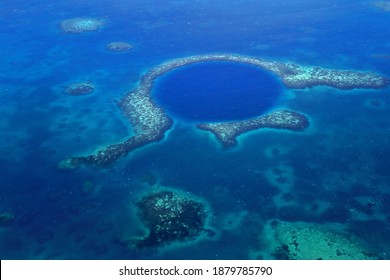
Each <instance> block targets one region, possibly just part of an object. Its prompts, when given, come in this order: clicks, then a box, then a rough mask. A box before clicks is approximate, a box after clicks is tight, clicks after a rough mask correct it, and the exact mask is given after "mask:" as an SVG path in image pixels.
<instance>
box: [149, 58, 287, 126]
mask: <svg viewBox="0 0 390 280" xmlns="http://www.w3.org/2000/svg"><path fill="white" fill-rule="evenodd" d="M281 91H282V86H281V84H280V82H279V80H278V78H277V77H276V76H275V75H273V74H271V73H270V72H269V71H266V70H263V69H260V68H258V67H257V68H255V67H253V66H248V65H241V64H238V63H221V62H219V63H217V62H211V63H200V64H195V65H190V66H186V67H184V68H181V69H178V70H176V71H172V72H171V73H170V74H168V75H166V76H164V77H162V78H160V79H159V81H158V83H157V85H156V87H155V91H154V96H155V98H156V102H157V103H158V104H159V105H160V106H162V107H163V108H165V109H166V110H167V112H170V113H172V114H173V115H175V116H177V117H179V118H183V119H186V120H192V121H229V120H242V119H247V118H251V117H256V116H260V115H262V114H264V113H265V112H267V110H269V109H270V108H271V107H272V106H273V105H274V104H275V103H276V100H277V99H278V97H279V96H280V93H281Z"/></svg>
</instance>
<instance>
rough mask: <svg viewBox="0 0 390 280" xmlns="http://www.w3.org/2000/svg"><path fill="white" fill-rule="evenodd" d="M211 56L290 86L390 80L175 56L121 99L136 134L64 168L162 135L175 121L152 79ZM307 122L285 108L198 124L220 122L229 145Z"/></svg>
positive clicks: (106, 159)
mask: <svg viewBox="0 0 390 280" xmlns="http://www.w3.org/2000/svg"><path fill="white" fill-rule="evenodd" d="M212 61H226V62H237V63H243V64H248V65H253V66H256V67H260V68H262V69H265V70H268V71H271V72H272V73H274V74H275V75H277V76H278V77H279V78H280V79H281V81H282V82H283V83H284V84H285V86H287V87H289V88H292V89H298V88H300V89H302V88H309V87H313V86H330V87H334V88H338V89H353V88H371V89H377V88H383V87H386V86H387V84H388V79H387V78H385V77H382V76H379V75H376V74H374V73H369V72H354V71H342V70H332V69H323V68H319V67H308V66H300V65H297V64H292V63H283V62H275V61H266V60H263V59H260V58H256V57H249V56H242V55H234V54H210V55H198V56H189V57H184V58H179V59H174V60H170V61H168V62H165V63H163V64H160V65H158V66H156V67H154V68H152V69H150V70H149V71H147V72H146V73H145V74H144V75H142V76H141V77H140V80H139V83H138V84H137V86H136V87H135V88H134V89H133V90H131V91H130V92H129V93H127V94H126V95H125V96H124V97H123V98H122V99H121V100H120V101H119V102H118V106H119V108H120V109H121V110H122V112H123V115H124V116H125V118H126V119H127V120H128V121H129V122H130V124H131V125H132V127H133V130H134V134H135V136H132V137H131V138H129V139H127V140H125V141H123V142H121V143H118V144H114V145H109V146H108V147H106V148H103V149H102V150H99V151H97V152H96V153H95V154H93V155H88V156H81V157H73V158H69V159H65V160H63V161H62V162H60V164H59V166H60V167H61V168H76V167H78V166H79V165H81V164H93V165H100V166H105V165H109V164H111V163H113V162H115V161H116V160H117V159H119V158H120V157H122V156H124V155H126V154H128V153H129V152H130V151H132V150H134V149H136V148H139V147H142V146H144V145H146V144H149V143H152V142H158V141H160V140H162V139H163V138H164V135H165V132H166V131H167V130H169V129H170V128H171V127H172V125H173V121H172V120H171V119H170V118H169V117H168V116H167V114H166V113H165V111H164V110H163V108H161V107H159V106H158V105H157V104H155V102H154V101H153V100H152V97H151V92H152V89H153V85H154V81H155V80H156V79H157V78H159V77H160V76H162V75H164V74H165V73H168V72H170V71H172V70H174V69H176V68H179V67H183V66H186V65H190V64H193V63H201V62H212ZM308 123H309V122H308V120H307V118H306V117H305V116H304V115H302V114H300V113H298V112H293V111H289V110H281V111H277V112H274V113H271V114H269V115H265V116H263V117H259V118H255V119H253V120H248V121H244V122H231V123H227V124H223V125H222V124H219V125H218V124H214V125H213V124H210V125H209V126H206V125H205V124H202V125H200V128H201V129H206V128H209V129H208V130H210V131H211V127H213V129H214V130H215V131H217V130H218V127H219V128H220V130H221V129H222V130H226V131H228V130H229V131H232V132H229V133H230V136H229V137H225V136H223V132H219V134H217V133H216V132H215V134H216V135H217V137H219V138H218V139H219V140H220V141H221V142H222V143H223V144H224V145H226V146H231V145H234V144H235V143H236V142H235V141H236V140H235V137H236V136H238V135H239V134H241V133H244V132H246V131H249V130H253V129H257V128H261V127H270V128H279V129H289V130H295V131H298V130H302V129H304V128H306V127H307V125H308ZM213 133H214V132H213ZM218 135H219V136H218Z"/></svg>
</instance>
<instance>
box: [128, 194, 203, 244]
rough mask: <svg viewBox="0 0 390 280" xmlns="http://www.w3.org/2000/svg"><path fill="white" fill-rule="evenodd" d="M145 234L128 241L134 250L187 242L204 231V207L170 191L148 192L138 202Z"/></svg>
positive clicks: (183, 195)
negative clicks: (145, 230) (146, 231)
mask: <svg viewBox="0 0 390 280" xmlns="http://www.w3.org/2000/svg"><path fill="white" fill-rule="evenodd" d="M137 208H138V209H139V213H140V218H141V220H142V222H143V223H144V225H145V226H146V228H147V229H148V234H147V235H146V236H145V237H144V238H142V239H139V240H135V241H132V242H130V243H131V244H132V245H134V246H135V247H136V248H139V249H142V248H157V247H161V246H164V245H168V244H170V243H172V242H187V241H191V240H195V239H196V238H198V237H199V236H200V235H201V233H202V232H204V231H205V230H206V229H205V226H206V223H207V217H208V215H209V213H208V209H207V208H206V205H205V204H204V203H203V202H201V201H199V200H198V199H195V198H193V197H191V196H189V195H187V194H183V193H177V192H174V191H172V190H162V191H158V192H151V193H148V194H146V195H145V196H143V197H142V198H141V199H140V200H139V201H138V202H137Z"/></svg>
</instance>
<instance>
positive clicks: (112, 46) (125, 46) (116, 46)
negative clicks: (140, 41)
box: [106, 42, 133, 52]
mask: <svg viewBox="0 0 390 280" xmlns="http://www.w3.org/2000/svg"><path fill="white" fill-rule="evenodd" d="M106 48H107V49H108V50H110V51H114V52H124V51H128V50H130V49H132V48H133V46H132V45H131V44H129V43H126V42H111V43H109V44H107V46H106Z"/></svg>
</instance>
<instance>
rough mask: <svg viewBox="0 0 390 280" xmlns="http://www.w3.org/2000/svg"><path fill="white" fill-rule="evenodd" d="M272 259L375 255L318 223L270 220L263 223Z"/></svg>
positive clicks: (344, 235) (352, 257)
mask: <svg viewBox="0 0 390 280" xmlns="http://www.w3.org/2000/svg"><path fill="white" fill-rule="evenodd" d="M265 235H266V236H268V239H269V240H268V244H272V245H271V246H273V248H271V249H273V250H272V252H273V253H272V254H273V257H274V258H275V259H288V260H367V259H377V258H378V256H377V255H375V254H373V253H372V252H370V251H369V250H368V248H367V247H366V246H365V245H364V244H363V243H362V242H361V241H360V240H358V239H356V238H355V237H353V236H350V235H348V234H346V233H344V232H341V231H338V230H337V231H336V230H331V229H327V228H324V227H322V226H321V225H315V224H307V223H300V222H282V221H277V220H273V221H271V222H270V223H269V224H268V225H267V226H266V233H265Z"/></svg>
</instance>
